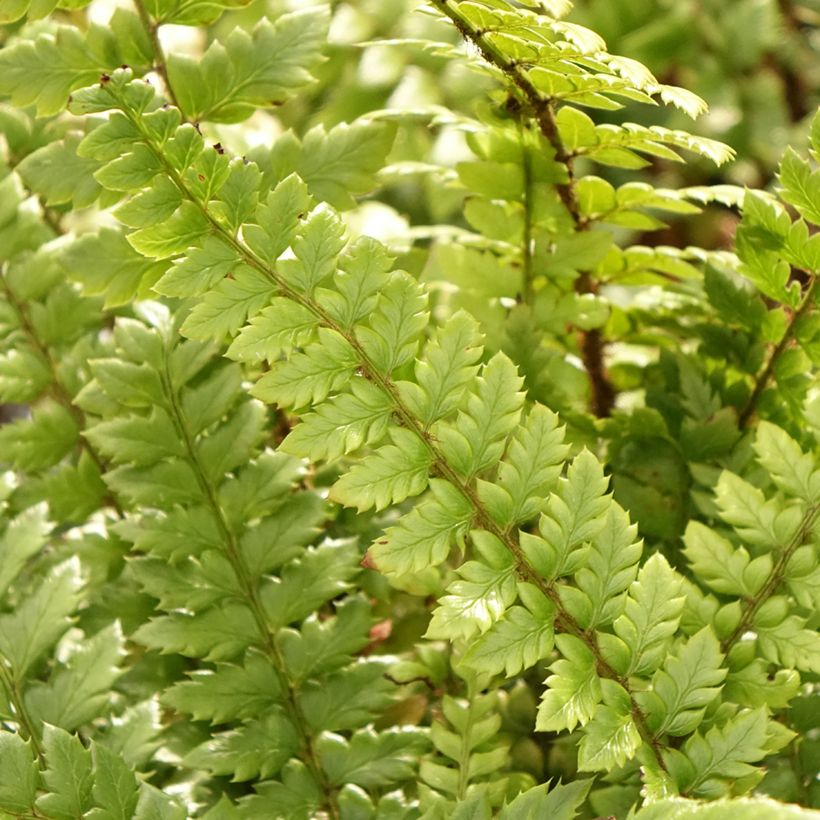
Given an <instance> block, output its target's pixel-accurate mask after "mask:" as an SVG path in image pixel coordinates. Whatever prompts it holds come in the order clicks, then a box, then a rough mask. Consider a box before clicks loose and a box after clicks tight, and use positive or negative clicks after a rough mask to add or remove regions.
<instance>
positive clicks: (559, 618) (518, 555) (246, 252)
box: [132, 116, 666, 770]
mask: <svg viewBox="0 0 820 820" xmlns="http://www.w3.org/2000/svg"><path fill="white" fill-rule="evenodd" d="M132 122H133V123H134V125H135V126H136V127H137V128H139V129H140V130H141V131H142V134H143V138H144V140H145V143H146V144H147V145H148V146H149V147H150V148H151V149H152V150H153V151H154V154H155V156H156V157H157V159H158V160H159V161H160V162H161V163H162V165H163V166H164V169H165V172H166V173H167V175H168V177H169V178H170V179H171V180H172V182H173V183H174V184H175V185H176V186H177V188H178V189H179V191H180V193H181V194H182V195H183V196H184V197H185V198H186V199H187V200H188V201H190V202H192V203H193V204H194V205H196V207H198V208H199V210H200V211H201V213H202V215H203V216H204V217H205V219H207V221H208V222H209V224H210V225H211V227H212V228H213V230H214V231H215V232H216V233H218V234H219V235H220V237H221V238H222V240H223V241H224V242H226V243H227V244H228V245H229V246H230V247H232V248H233V249H234V251H235V252H236V253H237V254H238V255H239V256H240V257H241V258H242V259H243V260H244V261H245V263H246V264H247V265H249V266H250V267H252V268H254V269H255V270H257V271H259V272H260V273H261V274H263V275H264V276H266V277H267V278H268V279H270V280H271V281H272V282H273V283H274V284H275V285H276V287H277V289H278V290H279V292H280V293H281V294H282V295H283V296H285V297H287V298H288V299H290V300H292V301H294V302H296V303H298V304H300V305H301V306H303V307H304V308H306V309H307V310H309V311H310V312H311V313H313V314H314V316H316V317H317V318H318V319H319V321H320V323H321V324H322V325H323V326H324V327H327V328H329V329H331V330H333V331H335V332H336V333H338V334H339V335H341V336H343V337H344V338H345V340H346V341H347V342H348V344H349V345H350V346H351V347H352V348H353V350H354V351H355V352H356V355H357V358H358V360H359V362H360V369H361V373H362V376H363V377H364V378H366V379H368V380H369V381H370V382H371V383H373V384H374V385H375V386H377V387H378V388H379V389H380V390H382V391H383V392H384V393H385V394H386V395H387V396H388V397H389V398H390V400H391V403H392V405H393V409H394V415H395V417H396V419H397V421H398V422H399V424H401V425H402V426H403V427H405V428H406V429H408V430H409V431H410V432H412V433H413V434H414V435H415V436H416V437H417V438H418V439H419V440H420V441H421V442H422V443H423V445H424V447H425V448H426V449H427V450H428V451H429V453H430V456H431V461H432V471H433V472H434V473H435V474H437V475H440V476H441V477H442V478H444V479H446V480H447V481H448V482H450V484H452V485H453V486H454V487H455V488H456V489H457V490H458V491H459V492H460V493H461V494H462V496H463V497H464V498H465V499H466V500H467V501H468V503H469V504H470V505H471V507H472V509H473V510H475V515H474V517H473V522H474V524H475V525H476V526H477V527H479V528H480V529H483V530H486V531H487V532H489V533H491V534H492V535H494V536H495V537H496V538H497V539H498V540H499V541H500V542H501V543H502V544H504V545H505V546H506V548H507V549H508V550H509V551H510V553H511V554H512V555H513V557H514V558H515V566H516V571H517V573H518V575H519V577H520V578H521V579H522V580H523V581H528V582H529V583H531V584H533V585H534V586H535V587H536V588H538V589H539V590H540V591H541V592H542V594H543V595H544V596H545V597H547V598H548V599H549V600H550V601H551V602H552V604H553V606H554V607H555V610H556V613H557V615H556V627H557V628H559V629H560V630H561V631H563V632H567V633H569V634H572V635H574V636H575V637H577V638H578V639H579V640H581V641H583V642H584V643H585V644H586V646H587V647H588V648H589V650H590V651H591V652H592V653H593V656H594V657H595V661H596V666H597V669H598V672H599V674H600V675H602V676H604V677H607V678H610V679H611V680H614V681H617V682H618V683H619V684H620V685H621V686H622V687H623V688H624V690H625V691H626V692H627V693H628V694H629V697H630V701H631V711H632V715H633V718H634V720H635V724H636V726H637V728H638V731H639V733H640V735H641V737H642V738H643V739H644V740H645V742H646V743H647V744H648V745H649V747H650V748H651V749H652V751H653V753H654V755H655V758H656V760H657V762H658V765H659V766H660V767H661V768H662V769H664V770H665V769H666V765H665V763H664V760H663V757H662V755H661V747H660V746H659V745H658V743H657V741H656V740H655V739H654V738H653V736H652V733H651V731H650V730H649V726H648V723H647V720H646V716H645V715H644V714H643V712H642V710H641V708H640V706H639V705H638V703H637V700H636V699H635V696H634V693H633V692H632V690H631V688H630V685H629V681H628V680H627V679H626V678H625V677H624V676H622V675H619V674H618V673H617V672H616V671H615V670H614V669H613V668H612V666H611V665H610V664H609V663H608V662H607V660H606V659H605V658H604V656H603V654H602V652H601V650H600V648H599V646H598V643H597V640H596V638H595V635H594V634H590V633H588V632H587V631H586V630H584V629H583V628H582V627H581V626H580V625H579V624H578V622H577V621H576V620H575V618H573V616H572V615H571V614H570V613H569V612H568V611H567V610H566V608H565V607H564V605H563V602H562V601H561V599H560V596H559V595H558V592H557V590H556V589H555V585H554V584H553V583H552V582H550V581H547V580H546V579H545V578H543V577H542V576H541V575H540V574H539V573H538V572H537V571H536V570H535V569H534V568H533V567H532V566H530V564H529V563H528V562H527V560H526V557H525V556H524V553H523V550H522V549H521V546H520V544H519V541H518V531H517V530H514V531H510V530H505V529H502V528H501V527H500V526H499V525H498V524H497V523H496V522H495V521H494V520H493V518H492V516H491V515H490V513H489V511H488V510H487V508H486V507H485V506H484V504H483V502H482V501H481V499H480V498H479V497H478V494H477V492H476V489H475V487H474V486H473V482H471V481H469V480H467V479H465V478H464V477H462V476H461V475H460V474H459V473H458V472H457V471H456V470H455V469H454V468H453V467H452V466H451V465H450V464H449V462H448V461H447V459H446V457H445V456H444V455H443V453H442V452H441V451H440V450H439V449H438V447H437V446H436V445H435V443H434V442H433V441H432V439H431V436H430V435H429V433H428V431H427V430H426V429H425V428H424V426H423V424H422V423H421V422H420V421H419V420H418V419H416V417H415V416H414V415H413V414H412V412H411V411H410V410H409V409H408V407H407V405H406V404H405V403H404V401H403V400H402V398H401V395H400V393H399V389H398V387H397V385H396V384H395V382H393V381H392V379H391V378H390V377H389V376H386V375H384V374H383V373H381V371H380V370H379V368H378V367H377V366H376V365H375V363H374V362H373V360H372V359H371V358H370V356H369V355H368V353H367V351H366V350H365V348H364V347H363V346H362V344H361V342H360V341H359V339H358V337H357V336H356V334H355V332H354V331H353V330H351V329H349V328H346V327H344V326H342V325H340V324H339V323H338V322H336V321H335V320H334V319H333V318H332V317H331V316H330V314H328V313H327V311H326V310H325V309H324V308H323V307H322V306H321V305H320V304H319V303H318V302H316V301H314V300H313V299H311V298H310V297H309V296H306V295H305V294H303V293H300V292H299V291H296V290H294V289H293V287H292V286H291V285H290V284H289V283H288V282H287V281H286V280H285V279H283V278H282V277H281V276H279V275H278V273H277V272H276V270H275V269H274V268H271V267H269V266H268V265H267V264H266V263H265V262H264V261H263V260H262V259H260V258H259V257H258V256H257V255H256V254H255V253H254V252H253V251H252V250H251V249H250V248H249V247H248V246H247V245H245V244H244V243H243V242H241V241H240V240H239V239H237V237H236V236H234V235H233V234H232V233H231V232H230V231H228V230H227V229H226V228H225V227H224V226H223V225H222V224H221V223H220V222H219V220H218V219H216V217H214V215H213V214H212V213H211V212H210V210H209V209H208V207H207V203H203V202H201V201H200V200H199V199H198V198H197V197H196V196H195V195H194V194H193V192H192V191H191V190H190V189H189V188H188V186H187V184H186V182H185V181H184V179H183V178H182V176H181V175H180V174H179V172H178V171H177V170H176V169H175V168H174V167H173V166H171V165H170V163H168V161H167V160H166V158H165V156H164V155H163V153H162V151H161V150H160V149H159V148H157V147H156V146H155V145H154V143H153V141H152V139H151V137H150V135H149V134H148V133H147V132H145V130H144V129H143V127H142V123H141V121H140V119H139V117H137V116H132Z"/></svg>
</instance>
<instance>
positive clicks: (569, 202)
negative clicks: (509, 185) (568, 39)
mask: <svg viewBox="0 0 820 820" xmlns="http://www.w3.org/2000/svg"><path fill="white" fill-rule="evenodd" d="M431 3H432V5H433V6H434V7H435V8H436V9H438V11H440V12H441V13H442V14H444V15H446V16H447V17H448V18H449V19H450V20H451V21H452V23H453V25H454V26H455V27H456V28H457V29H458V31H459V33H460V34H461V36H462V38H463V39H464V40H465V41H467V42H468V43H471V44H472V45H473V46H475V47H476V48H477V49H478V51H479V52H480V54H481V56H482V57H483V58H484V59H485V60H486V61H487V62H488V63H489V64H490V65H493V66H495V67H496V68H497V69H498V70H499V71H501V72H502V73H503V74H504V75H505V76H506V77H507V79H508V80H509V81H510V82H511V83H512V85H513V87H514V88H515V89H517V90H518V92H519V93H520V94H521V96H523V98H524V100H525V101H526V102H527V104H528V105H529V107H530V109H531V110H532V113H533V116H534V118H535V121H536V122H537V123H538V128H539V130H540V131H541V134H542V135H543V136H544V139H546V141H547V142H548V143H549V144H550V145H551V146H552V148H553V151H554V152H555V160H556V161H557V162H559V163H561V164H562V165H563V166H564V167H565V168H566V171H567V181H566V182H556V183H555V190H556V193H557V194H558V197H559V199H560V200H561V202H562V203H563V205H564V207H565V208H566V209H567V212H568V213H569V215H570V217H572V221H573V222H574V223H575V229H576V230H578V231H583V230H586V229H587V228H588V227H589V221H588V220H587V219H585V218H584V217H583V216H581V209H580V206H579V204H578V199H577V197H576V195H575V184H574V183H575V177H574V174H573V168H572V160H573V155H572V154H571V153H570V152H569V151H567V149H566V148H565V146H564V143H563V141H562V140H561V134H560V133H559V131H558V124H557V122H556V120H555V111H554V110H553V107H552V102H551V101H550V100H549V99H548V98H545V97H543V96H542V95H541V93H540V92H539V91H538V89H537V88H536V87H535V86H534V85H533V84H532V82H531V80H530V79H529V77H528V76H527V73H526V71H525V70H524V69H523V68H522V67H521V66H520V65H519V64H518V63H516V62H515V61H513V60H510V59H508V58H507V56H506V55H505V54H504V53H503V51H501V49H499V48H497V47H496V46H495V45H494V44H493V43H492V41H491V40H489V39H488V38H487V37H486V36H485V34H484V32H482V31H481V30H480V29H477V28H475V27H474V26H473V25H472V24H471V23H470V21H469V20H467V19H465V18H464V17H462V16H461V15H460V14H459V13H458V11H457V10H456V9H454V8H453V7H452V6H451V5H450V3H449V0H431ZM575 290H576V292H577V293H582V294H584V293H593V294H594V293H597V290H598V289H597V286H596V283H595V282H594V281H593V279H592V277H591V276H590V275H589V273H583V274H582V275H581V276H580V277H579V278H578V279H577V280H576V283H575ZM579 335H580V348H581V357H582V359H583V362H584V367H585V369H586V371H587V377H588V379H589V383H590V410H591V411H592V412H593V413H594V414H595V415H596V416H598V417H599V418H604V417H607V416H609V415H611V413H612V410H613V407H614V406H615V395H616V393H615V388H614V387H613V385H612V382H611V381H610V380H609V376H608V374H607V371H606V367H605V363H604V362H605V356H604V348H605V342H604V338H603V335H602V334H601V331H600V330H582V331H580V333H579Z"/></svg>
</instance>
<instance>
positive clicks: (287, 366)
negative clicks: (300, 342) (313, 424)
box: [251, 328, 359, 408]
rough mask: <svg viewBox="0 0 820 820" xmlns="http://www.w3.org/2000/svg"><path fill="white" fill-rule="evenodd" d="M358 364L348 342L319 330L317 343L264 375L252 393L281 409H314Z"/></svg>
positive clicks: (332, 332)
mask: <svg viewBox="0 0 820 820" xmlns="http://www.w3.org/2000/svg"><path fill="white" fill-rule="evenodd" d="M358 364H359V359H358V356H357V354H356V351H355V350H354V349H353V347H352V346H351V345H350V342H348V341H347V339H345V338H344V337H343V336H341V335H340V334H338V333H337V332H336V331H334V330H329V329H328V328H319V341H318V342H314V343H313V344H310V345H308V346H307V347H306V348H305V350H304V352H302V353H295V354H294V355H293V356H292V357H291V358H290V359H289V360H288V361H286V362H284V363H282V364H280V365H278V366H277V367H275V368H274V369H273V370H271V371H270V372H269V373H266V374H265V375H264V376H263V377H262V378H261V379H260V380H259V381H258V382H257V383H256V386H255V387H254V388H253V390H252V391H251V392H252V393H253V395H254V396H256V397H257V398H260V399H262V401H265V402H269V403H274V402H275V403H276V404H279V405H281V406H283V407H296V408H298V407H305V406H307V405H316V404H319V403H320V402H322V401H324V399H326V398H327V396H328V394H330V393H332V392H334V391H335V390H338V389H339V388H340V387H342V386H343V385H344V384H345V383H346V382H347V381H348V380H349V379H350V377H351V376H352V374H353V371H354V370H355V369H356V367H357V366H358Z"/></svg>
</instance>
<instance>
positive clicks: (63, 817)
mask: <svg viewBox="0 0 820 820" xmlns="http://www.w3.org/2000/svg"><path fill="white" fill-rule="evenodd" d="M43 749H44V750H45V753H46V760H47V762H48V768H47V769H46V770H45V771H44V772H43V783H44V785H45V787H46V789H47V790H48V794H44V795H42V796H41V797H39V798H37V808H38V809H39V810H40V811H41V812H43V813H44V814H45V815H46V816H47V817H53V818H55V820H74V818H76V817H82V816H83V815H84V814H85V812H87V811H88V810H89V809H90V808H91V803H92V800H91V790H92V786H93V782H94V778H93V776H92V773H91V752H89V751H88V750H87V749H86V748H85V747H84V746H83V744H82V741H81V740H80V739H79V737H77V736H76V735H70V734H69V733H68V732H66V731H64V730H63V729H59V728H57V727H56V726H49V725H48V724H46V725H45V726H44V727H43Z"/></svg>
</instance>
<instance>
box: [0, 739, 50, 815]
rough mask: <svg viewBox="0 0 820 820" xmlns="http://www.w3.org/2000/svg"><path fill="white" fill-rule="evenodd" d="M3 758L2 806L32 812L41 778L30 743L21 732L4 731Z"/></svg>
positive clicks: (6, 809)
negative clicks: (19, 733)
mask: <svg viewBox="0 0 820 820" xmlns="http://www.w3.org/2000/svg"><path fill="white" fill-rule="evenodd" d="M0 760H2V761H3V765H2V766H0V809H2V810H3V811H4V812H9V813H11V814H12V815H16V816H20V815H26V814H30V812H31V809H32V806H33V805H34V798H35V796H36V794H37V786H38V785H39V780H40V777H39V774H38V771H37V763H36V761H35V760H34V753H33V752H32V749H31V745H30V743H29V742H27V741H24V740H23V738H21V737H20V735H18V734H13V733H12V732H8V731H3V732H0Z"/></svg>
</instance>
